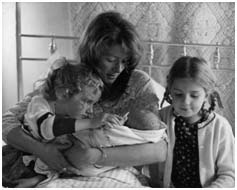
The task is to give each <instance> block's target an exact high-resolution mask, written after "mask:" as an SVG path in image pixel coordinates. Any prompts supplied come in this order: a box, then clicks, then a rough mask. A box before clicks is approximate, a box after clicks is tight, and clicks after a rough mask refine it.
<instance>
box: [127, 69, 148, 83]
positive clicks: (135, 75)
mask: <svg viewBox="0 0 237 190" xmlns="http://www.w3.org/2000/svg"><path fill="white" fill-rule="evenodd" d="M131 79H134V80H135V79H136V80H139V81H147V80H150V79H151V77H150V76H149V75H148V74H147V73H146V72H145V71H142V70H139V69H135V70H134V71H133V72H132V74H131Z"/></svg>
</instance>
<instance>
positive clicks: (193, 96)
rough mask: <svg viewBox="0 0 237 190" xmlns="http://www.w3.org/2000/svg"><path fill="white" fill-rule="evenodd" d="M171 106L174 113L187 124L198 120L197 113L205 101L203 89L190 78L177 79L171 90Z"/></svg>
mask: <svg viewBox="0 0 237 190" xmlns="http://www.w3.org/2000/svg"><path fill="white" fill-rule="evenodd" d="M170 92H171V97H172V105H173V108H174V110H175V112H176V113H177V114H178V115H180V116H182V117H184V118H186V119H187V121H188V122H189V123H193V122H195V121H197V120H198V119H200V116H199V114H198V113H199V111H200V109H201V107H202V105H203V103H204V101H205V100H206V93H205V90H204V88H203V87H202V86H201V85H199V84H198V83H197V82H195V81H194V80H192V79H191V78H177V79H175V80H174V82H173V84H172V86H171V89H170Z"/></svg>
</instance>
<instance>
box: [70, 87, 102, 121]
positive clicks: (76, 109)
mask: <svg viewBox="0 0 237 190" xmlns="http://www.w3.org/2000/svg"><path fill="white" fill-rule="evenodd" d="M100 96H101V90H100V89H99V88H97V87H95V86H89V85H85V86H84V87H83V88H82V90H81V92H79V93H78V94H75V95H74V96H73V97H71V98H70V99H69V100H68V102H67V107H68V109H67V110H68V111H67V112H68V113H67V114H68V115H69V116H70V117H72V118H77V119H81V118H87V117H88V116H90V114H92V113H93V105H94V104H95V103H96V102H98V100H99V98H100Z"/></svg>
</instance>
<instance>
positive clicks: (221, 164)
mask: <svg viewBox="0 0 237 190" xmlns="http://www.w3.org/2000/svg"><path fill="white" fill-rule="evenodd" d="M215 85H216V79H215V76H214V74H213V72H212V70H211V68H210V66H209V65H208V64H207V62H206V61H205V60H204V59H202V58H197V57H189V56H184V57H181V58H179V59H178V60H177V61H176V62H175V63H174V65H173V66H172V68H171V69H170V72H169V74H168V76H167V88H166V92H165V95H164V100H166V101H167V102H169V103H170V104H171V106H169V107H166V108H163V109H161V110H160V116H161V119H162V121H164V122H165V123H166V124H167V126H168V130H167V132H168V139H169V144H168V153H167V160H166V163H165V167H164V176H163V185H164V187H177V188H178V187H188V188H192V187H193V188H194V187H234V180H235V177H234V174H235V166H234V137H233V132H232V128H231V126H230V124H229V122H228V121H227V120H226V119H225V118H224V117H223V116H220V115H219V114H217V113H216V112H214V109H215V107H216V105H217V104H218V105H219V106H221V101H220V96H219V94H218V92H217V91H216V90H215Z"/></svg>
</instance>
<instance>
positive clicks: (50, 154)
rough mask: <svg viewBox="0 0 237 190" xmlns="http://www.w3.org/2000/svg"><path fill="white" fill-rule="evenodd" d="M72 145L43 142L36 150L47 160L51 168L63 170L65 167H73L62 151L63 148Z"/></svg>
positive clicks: (42, 158) (40, 156)
mask: <svg viewBox="0 0 237 190" xmlns="http://www.w3.org/2000/svg"><path fill="white" fill-rule="evenodd" d="M70 146H71V145H69V144H65V145H62V144H53V143H47V144H43V146H42V148H40V149H38V150H37V152H35V155H36V156H37V157H39V158H40V159H41V160H42V161H43V162H45V163H46V164H47V165H48V166H49V168H51V169H53V170H56V171H58V172H61V171H63V169H64V168H67V169H68V168H70V167H72V166H71V165H70V164H69V163H68V161H67V160H66V159H65V157H64V155H63V153H62V151H63V150H65V149H68V148H69V147H70Z"/></svg>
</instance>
